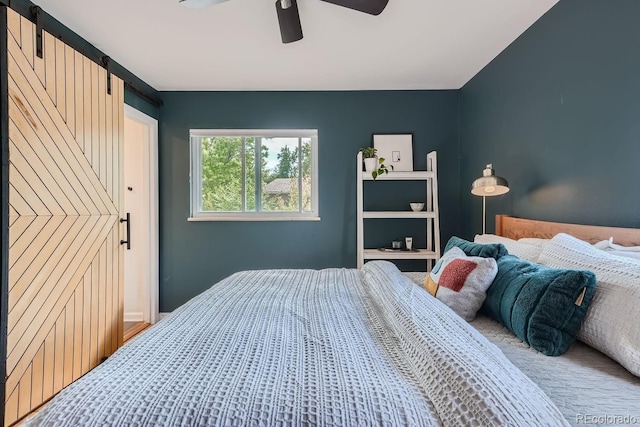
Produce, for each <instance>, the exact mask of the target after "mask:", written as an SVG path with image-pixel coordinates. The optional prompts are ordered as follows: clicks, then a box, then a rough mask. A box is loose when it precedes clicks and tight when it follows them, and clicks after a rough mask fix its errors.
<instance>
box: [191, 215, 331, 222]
mask: <svg viewBox="0 0 640 427" xmlns="http://www.w3.org/2000/svg"><path fill="white" fill-rule="evenodd" d="M187 221H188V222H210V221H237V222H247V221H320V217H319V216H315V215H309V216H285V215H282V216H281V215H278V216H273V215H256V216H240V215H216V216H196V217H193V216H191V217H188V218H187Z"/></svg>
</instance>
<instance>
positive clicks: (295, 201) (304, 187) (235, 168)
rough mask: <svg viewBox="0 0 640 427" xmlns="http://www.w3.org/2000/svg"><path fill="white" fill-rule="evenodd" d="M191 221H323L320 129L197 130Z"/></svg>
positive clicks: (193, 132)
mask: <svg viewBox="0 0 640 427" xmlns="http://www.w3.org/2000/svg"><path fill="white" fill-rule="evenodd" d="M190 137H191V217H190V218H189V220H191V221H203V220H204V221H242V220H248V221H254V220H256V221H260V220H266V221H278V220H283V221H286V220H318V219H320V218H319V217H318V166H317V165H318V154H317V153H318V131H317V130H274V129H270V130H239V129H236V130H219V129H215V130H199V129H198V130H195V129H192V130H191V132H190Z"/></svg>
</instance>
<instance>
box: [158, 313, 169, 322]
mask: <svg viewBox="0 0 640 427" xmlns="http://www.w3.org/2000/svg"><path fill="white" fill-rule="evenodd" d="M170 314H171V312H169V313H158V320H162V319H164V318H165V317H167V316H168V315H170Z"/></svg>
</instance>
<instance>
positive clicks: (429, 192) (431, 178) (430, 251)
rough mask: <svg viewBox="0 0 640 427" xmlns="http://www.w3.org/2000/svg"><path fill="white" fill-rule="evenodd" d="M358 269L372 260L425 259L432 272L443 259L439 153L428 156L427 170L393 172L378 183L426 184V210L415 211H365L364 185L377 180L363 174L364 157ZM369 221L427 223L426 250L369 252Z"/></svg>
mask: <svg viewBox="0 0 640 427" xmlns="http://www.w3.org/2000/svg"><path fill="white" fill-rule="evenodd" d="M357 162H358V163H357V169H356V170H357V171H358V172H357V184H358V188H357V198H358V200H357V211H358V223H357V243H356V244H357V257H358V259H357V266H358V268H362V266H363V265H364V263H365V261H366V260H371V259H422V260H426V261H427V271H431V269H432V268H433V264H434V262H435V261H437V260H439V259H440V214H439V210H438V167H437V156H436V152H435V151H432V152H430V153H429V154H427V170H426V171H415V172H389V173H387V174H382V175H378V177H377V180H378V181H425V183H426V196H427V198H426V203H425V207H426V210H424V211H420V212H413V211H365V210H364V181H370V180H373V177H372V176H371V173H370V172H364V171H363V170H362V153H358V159H357ZM369 218H377V219H380V218H390V219H393V218H396V219H398V218H415V219H417V220H423V221H427V235H426V237H427V239H426V241H427V245H426V248H417V249H418V250H417V251H396V250H380V249H378V248H365V246H364V227H365V222H366V221H365V220H366V219H369Z"/></svg>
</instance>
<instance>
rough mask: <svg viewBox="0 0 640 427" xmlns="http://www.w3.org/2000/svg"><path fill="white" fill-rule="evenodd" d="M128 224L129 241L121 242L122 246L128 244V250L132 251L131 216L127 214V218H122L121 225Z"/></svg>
mask: <svg viewBox="0 0 640 427" xmlns="http://www.w3.org/2000/svg"><path fill="white" fill-rule="evenodd" d="M123 222H126V223H127V240H120V244H121V245H124V244H125V243H126V245H127V250H130V249H131V214H130V213H129V212H127V217H126V218H120V223H121V224H122V223H123Z"/></svg>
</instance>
